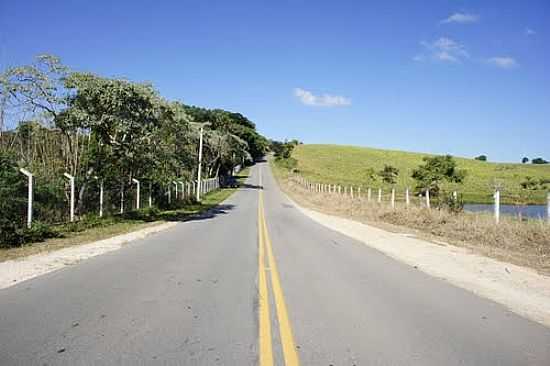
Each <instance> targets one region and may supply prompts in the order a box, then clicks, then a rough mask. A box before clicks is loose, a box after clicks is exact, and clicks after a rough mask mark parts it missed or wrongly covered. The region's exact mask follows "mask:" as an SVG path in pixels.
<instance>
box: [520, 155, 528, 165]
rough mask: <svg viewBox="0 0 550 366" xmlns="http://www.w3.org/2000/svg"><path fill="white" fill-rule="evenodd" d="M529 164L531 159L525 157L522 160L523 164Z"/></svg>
mask: <svg viewBox="0 0 550 366" xmlns="http://www.w3.org/2000/svg"><path fill="white" fill-rule="evenodd" d="M528 162H529V158H528V157H526V156H525V157H524V158H523V159H521V163H522V164H526V163H528Z"/></svg>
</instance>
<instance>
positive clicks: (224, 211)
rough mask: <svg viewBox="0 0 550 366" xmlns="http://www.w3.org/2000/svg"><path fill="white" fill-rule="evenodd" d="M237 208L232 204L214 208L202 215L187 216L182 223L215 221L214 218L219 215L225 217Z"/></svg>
mask: <svg viewBox="0 0 550 366" xmlns="http://www.w3.org/2000/svg"><path fill="white" fill-rule="evenodd" d="M235 207H236V206H235V205H231V204H226V205H217V206H215V207H212V208H210V209H208V210H206V211H205V212H202V213H200V214H194V215H191V216H187V217H186V218H184V219H183V220H181V221H198V220H208V219H213V218H214V217H216V216H218V215H225V214H227V213H229V211H231V210H233V209H234V208H235Z"/></svg>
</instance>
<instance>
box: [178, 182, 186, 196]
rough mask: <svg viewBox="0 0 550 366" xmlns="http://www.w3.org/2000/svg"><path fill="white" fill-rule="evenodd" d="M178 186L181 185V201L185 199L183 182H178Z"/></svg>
mask: <svg viewBox="0 0 550 366" xmlns="http://www.w3.org/2000/svg"><path fill="white" fill-rule="evenodd" d="M178 183H179V184H181V199H182V200H183V199H185V183H183V182H178Z"/></svg>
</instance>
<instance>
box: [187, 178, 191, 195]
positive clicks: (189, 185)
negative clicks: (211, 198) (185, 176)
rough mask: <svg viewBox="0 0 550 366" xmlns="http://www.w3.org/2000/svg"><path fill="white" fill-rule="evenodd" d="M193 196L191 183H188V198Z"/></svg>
mask: <svg viewBox="0 0 550 366" xmlns="http://www.w3.org/2000/svg"><path fill="white" fill-rule="evenodd" d="M190 196H191V183H189V182H187V197H190Z"/></svg>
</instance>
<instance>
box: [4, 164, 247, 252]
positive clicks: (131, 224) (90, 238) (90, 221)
mask: <svg viewBox="0 0 550 366" xmlns="http://www.w3.org/2000/svg"><path fill="white" fill-rule="evenodd" d="M249 169H250V168H245V169H243V170H242V171H240V172H239V174H238V175H236V176H235V179H236V181H237V186H236V187H224V188H222V189H219V190H216V191H212V192H210V193H208V194H206V195H204V196H203V197H202V199H201V202H200V203H196V202H191V201H187V202H185V201H184V202H182V203H180V205H179V206H175V207H174V208H172V209H167V210H159V209H158V208H152V209H149V208H146V209H141V210H135V211H131V212H128V213H127V214H125V215H114V216H109V217H106V218H102V219H100V218H98V217H97V216H88V217H86V218H84V219H83V220H81V221H78V222H75V223H65V224H61V225H53V226H48V227H47V228H48V231H49V233H50V235H48V238H46V237H44V236H40V237H37V238H36V240H32V241H30V242H29V243H27V244H24V245H20V246H17V247H10V248H7V247H4V248H0V262H3V261H6V260H10V259H16V258H21V257H26V256H29V255H33V254H38V253H43V252H49V251H53V250H57V249H61V248H65V247H69V246H73V245H80V244H86V243H90V242H94V241H97V240H102V239H107V238H110V237H113V236H116V235H120V234H125V233H129V232H132V231H136V230H140V229H144V228H147V227H150V226H155V225H159V224H162V223H163V222H169V221H186V220H188V219H190V218H192V217H194V216H196V215H200V214H202V213H204V212H206V211H208V210H210V209H212V208H215V207H216V206H218V205H219V204H220V203H221V202H223V201H225V200H226V199H227V198H229V196H231V195H232V194H233V193H234V192H235V191H236V190H237V189H238V187H239V186H241V185H242V184H243V183H244V180H245V179H246V178H247V177H248V174H249ZM33 230H35V229H34V228H33ZM33 241H34V242H35V243H34V244H33V243H32V242H33Z"/></svg>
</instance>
